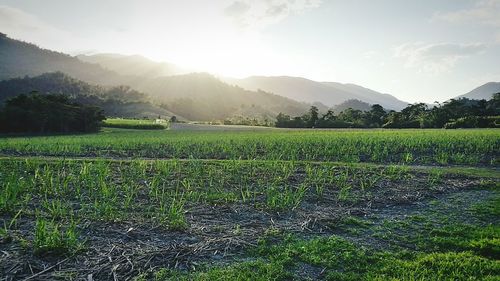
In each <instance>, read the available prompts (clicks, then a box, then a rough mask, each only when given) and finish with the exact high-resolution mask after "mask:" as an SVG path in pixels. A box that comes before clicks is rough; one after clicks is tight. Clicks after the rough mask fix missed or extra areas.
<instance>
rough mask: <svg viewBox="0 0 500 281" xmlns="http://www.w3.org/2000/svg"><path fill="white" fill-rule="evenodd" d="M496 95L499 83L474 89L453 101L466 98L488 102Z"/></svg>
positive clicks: (499, 86) (491, 83)
mask: <svg viewBox="0 0 500 281" xmlns="http://www.w3.org/2000/svg"><path fill="white" fill-rule="evenodd" d="M496 93H500V82H489V83H486V84H484V85H481V86H479V87H477V88H475V89H474V90H472V91H470V92H468V93H467V94H463V95H460V96H458V97H456V98H455V99H459V98H468V99H475V100H483V99H484V100H489V99H491V97H493V94H496Z"/></svg>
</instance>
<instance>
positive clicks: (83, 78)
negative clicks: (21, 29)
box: [0, 33, 500, 120]
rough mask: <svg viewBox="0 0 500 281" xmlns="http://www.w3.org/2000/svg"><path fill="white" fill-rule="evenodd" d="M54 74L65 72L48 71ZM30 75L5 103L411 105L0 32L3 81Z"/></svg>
mask: <svg viewBox="0 0 500 281" xmlns="http://www.w3.org/2000/svg"><path fill="white" fill-rule="evenodd" d="M50 72H62V73H64V74H62V73H57V74H51V75H48V74H46V73H50ZM25 76H30V77H31V78H25V79H16V80H14V81H12V82H10V83H2V84H1V85H2V86H1V87H0V101H1V100H5V98H6V97H8V96H12V95H17V94H20V93H26V92H29V91H32V90H39V91H41V92H43V93H54V92H55V93H65V94H68V95H74V96H79V97H87V100H88V97H89V96H91V97H97V99H98V100H99V101H96V100H94V101H93V102H94V103H95V104H99V105H102V106H104V105H108V106H107V107H106V106H104V107H105V109H106V111H107V112H111V111H110V109H111V104H114V105H115V106H117V108H119V109H118V110H117V111H115V112H113V114H114V115H119V114H121V113H123V114H124V115H126V116H127V117H131V116H134V115H136V117H141V116H153V115H156V114H157V115H174V114H175V115H177V116H179V117H181V118H185V119H189V120H214V119H217V120H220V119H225V118H231V117H234V116H244V117H247V118H265V119H273V118H274V117H275V116H276V115H277V114H278V113H280V112H283V113H285V114H288V115H291V116H298V115H301V114H303V113H304V112H306V111H307V110H308V108H309V107H310V106H311V105H312V104H314V105H316V106H317V107H318V108H319V109H320V111H326V110H327V109H328V108H334V109H335V110H337V109H341V108H344V107H345V106H346V105H353V106H355V105H359V107H361V108H359V109H364V108H366V106H367V104H376V103H377V104H380V105H382V106H383V107H384V108H386V109H395V110H400V109H402V108H404V107H406V106H407V105H408V103H406V102H404V101H401V100H399V99H397V98H396V97H394V96H392V95H389V94H383V93H379V92H376V91H373V90H370V89H367V88H364V87H361V86H358V85H354V84H341V83H337V82H316V81H312V80H308V79H305V78H301V77H288V76H277V77H263V76H252V77H249V78H246V79H232V78H221V79H219V78H216V77H214V76H213V75H210V74H207V73H191V71H190V70H189V69H183V68H182V67H179V66H176V65H173V64H169V63H157V62H154V61H151V60H149V59H147V58H144V57H142V56H138V55H134V56H125V55H118V54H98V55H91V56H87V55H82V56H78V57H72V56H69V55H67V54H63V53H59V52H54V51H51V50H46V49H42V48H39V47H38V46H36V45H33V44H30V43H26V42H22V41H18V40H14V39H11V38H8V37H7V36H6V35H4V34H1V33H0V81H1V80H8V79H12V78H19V77H25ZM58 83H59V85H57V84H58ZM21 84H23V85H21ZM117 85H126V86H129V87H130V88H129V89H128V90H124V89H126V87H125V88H121V89H122V90H123V92H124V93H125V94H124V95H122V96H120V98H116V96H115V97H113V96H112V93H113V89H118V88H117V87H115V86H117ZM499 85H500V83H488V84H486V85H483V86H481V87H479V88H477V89H475V90H473V91H471V92H470V93H468V94H465V95H463V96H464V97H469V98H490V97H491V94H493V93H494V92H499V91H500V86H499ZM75 89H77V90H75ZM127 92H128V93H129V94H130V93H134V95H135V94H139V95H140V96H141V98H140V99H139V100H137V99H130V100H127V99H128V98H129V96H128V94H127ZM122 94H123V93H122ZM131 96H133V95H131ZM131 96H130V97H131ZM353 100H356V101H359V102H353ZM117 101H118V102H117ZM132 103H135V106H136V107H134V106H133V104H132ZM125 104H126V105H125Z"/></svg>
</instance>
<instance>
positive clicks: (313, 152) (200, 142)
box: [0, 129, 500, 166]
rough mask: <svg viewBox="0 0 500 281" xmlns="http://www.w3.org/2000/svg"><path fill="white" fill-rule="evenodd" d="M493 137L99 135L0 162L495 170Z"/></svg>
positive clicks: (44, 144)
mask: <svg viewBox="0 0 500 281" xmlns="http://www.w3.org/2000/svg"><path fill="white" fill-rule="evenodd" d="M499 151H500V130H496V129H474V130H453V131H452V130H329V131H311V130H291V131H287V130H272V131H265V132H262V131H254V132H248V131H240V132H220V131H218V132H204V131H196V132H193V131H191V132H190V131H163V130H159V131H130V130H120V129H105V130H104V131H103V132H101V133H98V134H92V135H80V136H52V137H29V138H26V137H3V138H1V141H0V154H4V155H39V156H43V155H50V156H65V157H70V156H82V157H85V156H97V157H144V158H184V159H261V160H294V161H298V160H304V161H338V162H349V163H358V162H371V163H398V164H432V165H436V164H437V165H448V164H457V165H479V164H480V165H488V166H498V161H499V160H498V159H499V154H498V153H499Z"/></svg>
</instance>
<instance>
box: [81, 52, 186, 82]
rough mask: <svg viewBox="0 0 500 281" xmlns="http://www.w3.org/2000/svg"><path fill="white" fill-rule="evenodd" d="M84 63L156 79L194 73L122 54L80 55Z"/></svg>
mask: <svg viewBox="0 0 500 281" xmlns="http://www.w3.org/2000/svg"><path fill="white" fill-rule="evenodd" d="M77 58H78V59H80V60H81V61H84V62H88V63H93V64H98V65H100V66H102V67H103V68H105V69H108V70H111V71H114V72H117V73H119V74H121V75H128V76H130V75H132V76H142V77H147V78H155V77H160V76H172V75H180V74H187V73H190V72H192V71H189V70H188V69H184V68H181V67H179V66H177V65H175V64H171V63H165V62H162V63H158V62H154V61H152V60H150V59H148V58H145V57H143V56H139V55H132V56H125V55H120V54H96V55H79V56H77Z"/></svg>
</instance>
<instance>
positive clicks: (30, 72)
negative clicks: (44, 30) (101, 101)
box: [0, 33, 133, 85]
mask: <svg viewBox="0 0 500 281" xmlns="http://www.w3.org/2000/svg"><path fill="white" fill-rule="evenodd" d="M56 71H61V72H64V73H66V74H68V75H70V76H72V77H75V78H78V79H80V80H83V81H85V82H89V83H94V84H100V85H117V84H123V82H125V81H130V80H133V78H130V77H123V76H121V75H118V74H117V73H115V72H112V71H109V70H106V69H104V68H102V67H101V66H99V65H97V64H91V63H84V62H82V61H80V60H79V59H77V58H76V57H72V56H69V55H66V54H63V53H59V52H54V51H50V50H46V49H42V48H39V47H38V46H36V45H34V44H30V43H26V42H22V41H18V40H14V39H11V38H8V37H7V36H5V35H4V34H1V33H0V80H6V79H11V78H18V77H23V76H38V75H41V74H43V73H47V72H56Z"/></svg>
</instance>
